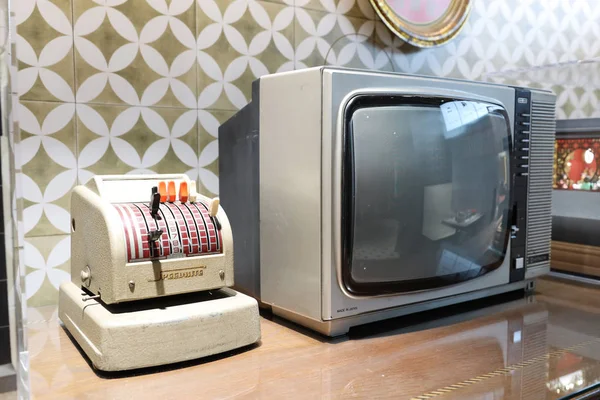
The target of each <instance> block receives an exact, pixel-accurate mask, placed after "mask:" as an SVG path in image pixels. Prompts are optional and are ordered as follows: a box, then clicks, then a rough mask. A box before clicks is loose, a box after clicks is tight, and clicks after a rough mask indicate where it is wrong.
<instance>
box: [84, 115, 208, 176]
mask: <svg viewBox="0 0 600 400" xmlns="http://www.w3.org/2000/svg"><path fill="white" fill-rule="evenodd" d="M197 125H198V111H197V110H187V109H179V108H151V107H126V106H114V105H106V104H103V105H96V104H94V105H86V104H78V105H77V131H78V134H77V146H78V154H79V164H78V166H79V171H78V172H79V182H80V183H82V184H84V183H86V182H87V181H88V180H89V179H90V178H91V177H92V176H93V175H96V174H128V173H184V172H190V171H191V172H192V173H190V175H193V174H195V175H196V176H197V175H198V173H197V170H198V165H199V164H198V162H199V159H198V150H199V149H198V130H197Z"/></svg>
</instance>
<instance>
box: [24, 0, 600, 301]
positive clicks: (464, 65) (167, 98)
mask: <svg viewBox="0 0 600 400" xmlns="http://www.w3.org/2000/svg"><path fill="white" fill-rule="evenodd" d="M13 3H14V4H15V12H16V21H17V24H18V26H17V33H18V34H17V36H16V41H17V46H18V47H17V58H18V62H19V73H18V86H17V87H18V93H19V95H20V96H21V106H20V107H19V117H20V120H21V128H22V136H23V137H22V139H23V140H22V142H21V143H19V144H17V147H16V149H17V153H18V154H17V156H18V157H20V161H19V162H18V163H17V164H18V165H17V169H19V168H21V169H22V173H21V175H20V176H21V177H22V182H23V183H22V188H21V190H20V192H21V193H22V197H23V201H24V208H25V211H24V216H23V218H24V221H23V230H24V232H22V233H23V234H24V235H25V236H26V237H27V238H28V239H27V240H28V241H29V243H30V245H28V247H27V248H28V249H29V250H28V251H26V254H25V256H26V258H30V257H28V254H29V253H30V252H33V251H34V250H33V249H34V248H36V249H37V248H38V247H39V246H38V245H40V243H38V241H36V240H37V239H38V238H40V239H39V242H42V241H43V240H50V241H51V242H53V241H56V239H41V238H52V237H53V236H56V237H59V238H62V237H63V236H62V235H65V234H67V235H68V233H69V212H68V211H69V192H70V190H71V188H72V187H73V186H74V185H76V184H80V183H85V182H87V181H88V180H89V179H90V177H91V176H92V175H93V174H107V173H119V174H120V173H148V172H158V173H164V172H184V173H188V174H189V175H190V177H191V178H192V179H196V180H197V184H198V188H199V191H201V192H203V193H205V194H207V195H218V193H219V188H218V141H217V140H218V135H217V133H218V126H219V124H220V123H221V122H223V121H225V120H226V119H227V118H229V117H230V116H231V115H232V114H233V113H234V112H235V111H236V110H238V109H240V108H241V107H243V106H244V105H245V104H247V102H248V101H249V100H250V90H251V83H252V81H253V80H255V79H256V78H258V77H260V76H262V75H264V74H267V73H272V72H277V71H290V70H294V69H298V68H306V67H312V66H318V65H323V64H331V65H340V66H346V67H356V68H366V69H375V70H383V71H397V72H405V73H415V74H424V75H436V76H446V77H453V78H462V79H480V80H483V79H485V80H493V79H494V78H493V74H494V73H497V72H499V71H506V70H527V69H531V68H532V67H534V66H539V65H543V64H548V63H555V62H565V61H573V60H578V59H590V58H594V57H598V56H600V44H599V43H600V42H598V41H597V39H596V38H597V34H596V33H597V32H600V22H599V21H600V2H591V1H579V0H577V1H575V0H574V1H568V2H567V1H558V2H557V1H536V0H523V1H522V0H508V1H504V0H474V1H473V9H472V13H471V17H470V19H469V20H468V21H467V23H466V24H465V26H464V29H463V30H462V31H461V33H460V34H459V35H458V36H457V37H456V38H455V39H454V40H453V41H451V42H450V43H448V44H446V45H443V46H439V47H435V48H429V49H416V48H414V47H412V46H410V45H408V44H406V43H404V42H403V41H401V40H400V39H398V38H397V37H395V36H394V35H393V34H391V32H390V31H389V30H388V29H387V28H386V26H385V25H384V24H383V23H382V22H381V21H380V20H379V17H378V16H377V15H376V13H375V12H374V10H373V8H372V7H371V5H370V3H369V0H269V1H266V0H265V1H263V0H170V1H166V0H52V1H50V0H19V1H15V2H13ZM558 75H559V76H558V78H560V77H561V76H562V75H560V74H558ZM496 78H498V77H496ZM544 79H545V78H544ZM517 82H523V83H527V84H531V81H527V82H525V78H523V81H519V80H517ZM548 82H549V83H548V85H549V87H550V88H551V89H553V90H554V91H555V92H556V93H557V94H558V106H559V108H558V110H557V115H558V116H559V117H561V118H567V117H571V118H573V117H584V116H600V109H599V108H598V104H599V103H600V82H597V83H598V84H597V85H595V86H594V85H590V84H584V85H582V87H576V85H575V86H574V85H568V84H565V82H564V79H563V80H560V79H548ZM550 82H552V83H550ZM586 82H590V81H586ZM594 83H596V81H594ZM17 190H19V189H17ZM34 239H35V240H34ZM32 240H33V242H32ZM53 243H54V242H53ZM55 244H58V241H56V243H55ZM32 246H33V247H32ZM39 251H41V250H39ZM48 251H50V250H48ZM40 254H42V253H40ZM48 254H50V253H49V252H48ZM31 257H33V259H34V260H38V261H39V260H40V258H39V257H38V256H37V255H33V256H31ZM36 257H37V258H36ZM67 259H68V257H67ZM26 262H27V261H26ZM36 262H37V261H36ZM34 263H35V262H34ZM38 264H39V263H38ZM38 264H36V265H38ZM28 265H29V264H28ZM39 265H41V264H39ZM45 265H47V264H45ZM30 268H33V269H31V270H30V273H36V271H34V270H35V267H34V266H31V267H30ZM44 268H45V267H44ZM38 269H39V268H38ZM51 269H56V267H52V268H51ZM59 269H60V268H59ZM52 274H55V275H56V276H60V272H52ZM41 275H42V274H41V273H37V274H36V279H37V280H32V279H30V281H31V282H35V283H31V284H29V288H30V290H34V289H36V288H37V289H36V291H35V293H28V296H29V297H30V298H31V299H34V301H36V302H38V304H42V303H44V302H49V303H52V302H53V301H55V299H54V298H53V297H52V296H54V295H55V286H54V285H53V284H52V280H50V279H49V278H45V280H44V281H42V282H41V283H40V280H39V279H40V278H39V277H40V276H41ZM63 277H64V276H63ZM38 292H39V293H38Z"/></svg>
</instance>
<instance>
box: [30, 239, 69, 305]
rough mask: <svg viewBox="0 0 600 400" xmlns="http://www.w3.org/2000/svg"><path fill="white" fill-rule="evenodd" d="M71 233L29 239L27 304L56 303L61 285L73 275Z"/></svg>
mask: <svg viewBox="0 0 600 400" xmlns="http://www.w3.org/2000/svg"><path fill="white" fill-rule="evenodd" d="M70 254H71V236H69V235H62V236H46V237H43V236H42V237H36V238H28V239H27V240H26V241H25V268H26V272H27V275H26V276H25V285H26V288H27V305H28V306H29V307H39V306H44V305H48V304H55V303H56V301H57V297H58V287H59V286H60V284H61V283H63V282H64V281H68V280H69V279H70V278H69V268H70V267H69V260H70V258H71V256H70Z"/></svg>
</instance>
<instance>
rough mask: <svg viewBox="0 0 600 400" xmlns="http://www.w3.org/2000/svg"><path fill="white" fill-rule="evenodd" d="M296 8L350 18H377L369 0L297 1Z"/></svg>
mask: <svg viewBox="0 0 600 400" xmlns="http://www.w3.org/2000/svg"><path fill="white" fill-rule="evenodd" d="M296 7H302V8H305V9H309V10H317V11H325V12H327V13H331V14H339V15H346V16H348V17H357V18H366V19H374V18H375V10H374V9H373V7H372V6H371V3H370V2H369V0H296Z"/></svg>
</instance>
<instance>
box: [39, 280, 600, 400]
mask: <svg viewBox="0 0 600 400" xmlns="http://www.w3.org/2000/svg"><path fill="white" fill-rule="evenodd" d="M28 319H29V322H28V335H29V350H30V358H31V367H30V376H31V385H32V388H31V390H32V394H33V397H34V398H40V399H45V398H59V399H71V398H72V399H132V398H141V399H142V398H143V399H151V398H158V399H183V398H207V399H212V398H219V399H233V398H236V399H237V398H243V399H255V398H258V399H284V398H285V399H291V398H300V399H318V398H323V399H330V398H331V399H336V398H390V399H405V398H406V399H411V398H421V399H430V398H442V399H448V398H449V399H467V400H468V399H486V400H487V399H531V400H534V399H536V400H537V399H559V398H563V397H564V396H566V395H568V394H569V393H574V392H577V391H578V390H580V389H582V388H584V387H589V386H593V385H594V384H600V287H598V288H595V287H590V286H582V285H576V284H571V283H564V282H561V281H554V280H549V279H548V280H540V281H538V285H537V289H536V294H535V295H532V296H529V297H523V296H522V294H521V295H517V296H514V295H513V296H510V297H506V296H503V297H501V298H494V299H489V300H486V301H485V302H477V303H475V304H471V305H469V306H468V307H464V306H461V307H453V308H450V309H443V310H441V311H435V312H429V313H426V314H424V315H418V316H416V317H410V318H403V319H395V320H391V321H384V322H380V323H376V324H371V325H368V326H364V327H361V328H357V329H355V330H354V331H351V334H350V335H349V336H345V337H342V338H339V339H334V340H330V339H326V338H324V337H321V336H319V335H316V334H313V333H311V332H309V331H307V330H305V329H303V328H300V327H297V326H295V325H293V324H291V323H288V322H286V321H283V320H280V319H268V318H262V322H261V323H262V342H261V344H260V345H258V346H254V347H252V348H249V349H244V350H242V351H238V352H234V353H231V354H228V355H226V356H220V357H212V358H210V359H208V360H203V361H196V362H191V363H183V364H177V365H172V366H168V367H163V368H155V369H150V370H141V371H135V372H133V373H131V372H130V373H125V374H123V373H121V374H104V373H100V372H95V371H94V370H93V369H92V368H91V366H90V364H89V363H88V362H87V361H86V359H85V358H84V356H83V355H82V353H80V351H79V350H78V348H77V347H76V346H75V345H74V343H73V341H72V340H71V339H70V337H69V336H67V334H66V332H65V330H64V329H63V327H62V326H61V325H60V322H59V320H58V318H57V311H56V307H45V308H37V309H30V310H29V315H28ZM593 398H596V397H593Z"/></svg>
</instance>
